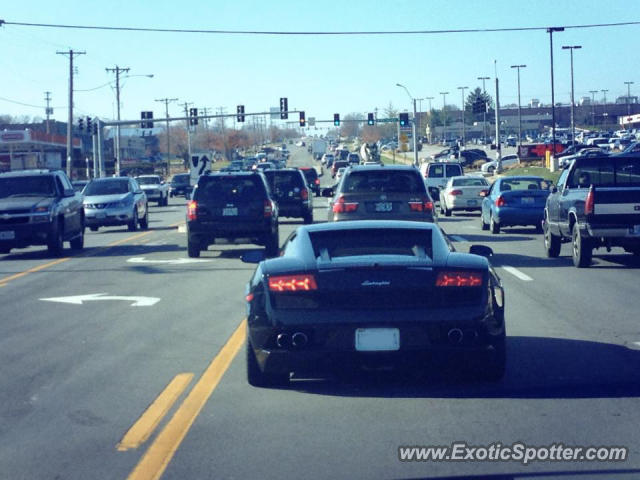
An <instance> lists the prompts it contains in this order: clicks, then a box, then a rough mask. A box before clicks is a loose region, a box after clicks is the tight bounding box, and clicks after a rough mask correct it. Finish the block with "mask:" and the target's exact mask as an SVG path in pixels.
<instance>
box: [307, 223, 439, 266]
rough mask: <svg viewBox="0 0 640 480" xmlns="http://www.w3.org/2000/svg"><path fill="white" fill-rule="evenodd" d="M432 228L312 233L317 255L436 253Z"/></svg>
mask: <svg viewBox="0 0 640 480" xmlns="http://www.w3.org/2000/svg"><path fill="white" fill-rule="evenodd" d="M431 234H432V232H431V230H426V229H425V230H417V229H416V230H411V229H392V228H376V229H374V228H371V229H369V228H367V229H364V228H363V229H354V230H331V231H324V232H311V233H310V234H309V235H310V238H311V244H312V245H313V251H314V253H315V256H316V258H317V257H321V258H325V259H330V258H337V257H353V256H363V255H405V256H410V257H424V256H426V257H429V258H432V256H433V246H432V239H431Z"/></svg>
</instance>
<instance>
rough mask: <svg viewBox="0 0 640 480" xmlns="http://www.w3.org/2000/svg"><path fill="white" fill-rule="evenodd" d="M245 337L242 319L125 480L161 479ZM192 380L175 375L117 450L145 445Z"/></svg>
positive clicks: (184, 376) (186, 374)
mask: <svg viewBox="0 0 640 480" xmlns="http://www.w3.org/2000/svg"><path fill="white" fill-rule="evenodd" d="M246 334H247V322H246V320H243V321H242V323H240V325H239V326H238V328H236V330H235V331H234V332H233V334H232V335H231V337H230V338H229V340H228V341H227V343H226V344H225V345H224V346H223V347H222V349H221V350H220V352H219V353H218V354H217V355H216V356H215V357H214V358H213V360H212V361H211V363H210V364H209V366H208V367H207V369H206V370H205V372H204V373H203V374H202V376H201V377H200V380H198V382H197V383H196V384H195V386H194V387H193V389H192V390H191V392H190V393H189V394H188V395H187V397H186V398H185V399H184V401H183V402H182V404H181V405H180V407H178V409H177V410H176V412H175V414H174V415H173V417H172V418H171V420H169V422H168V423H167V424H166V425H165V427H164V428H163V429H162V431H161V432H160V433H159V434H158V436H157V437H156V439H155V440H154V441H153V443H152V444H151V445H150V446H149V448H148V449H147V451H146V453H145V454H144V456H143V457H142V458H141V459H140V461H139V462H138V464H137V465H136V467H135V468H134V469H133V471H132V472H131V473H130V474H129V477H128V480H157V479H159V478H160V477H161V476H162V474H163V473H164V471H165V469H166V468H167V466H168V465H169V462H171V459H172V458H173V455H174V454H175V453H176V451H177V450H178V447H179V446H180V444H181V443H182V441H183V440H184V438H185V436H186V435H187V432H188V431H189V429H190V428H191V425H193V422H194V421H195V419H196V418H197V416H198V415H199V414H200V411H201V410H202V408H203V407H204V405H205V404H206V402H207V400H208V399H209V397H210V396H211V394H212V393H213V391H214V390H215V389H216V387H217V386H218V384H219V383H220V380H221V379H222V377H223V376H224V374H225V372H226V371H227V369H228V368H229V366H230V365H231V362H232V361H233V359H234V358H235V356H236V355H237V354H238V351H239V350H240V348H241V347H242V344H243V343H244V341H245V337H246ZM192 377H193V374H192V373H182V374H179V375H177V376H176V377H175V378H174V379H173V380H172V382H171V383H170V384H169V385H168V386H167V387H166V388H165V389H164V391H163V392H162V393H161V394H160V396H158V398H157V399H156V400H155V401H154V402H153V403H152V404H151V405H150V406H149V408H148V409H147V410H146V411H145V412H144V413H143V414H142V416H141V417H140V419H139V420H138V421H137V422H136V423H135V424H134V425H133V427H131V429H130V430H129V431H128V432H127V433H126V434H125V436H124V437H123V439H122V440H121V441H120V443H119V444H118V445H117V446H116V448H117V449H118V450H127V449H128V448H135V447H137V446H139V445H140V444H141V443H142V442H144V441H145V440H146V439H147V438H148V437H149V435H150V434H151V433H152V431H153V429H155V427H156V426H157V425H158V423H159V422H160V420H162V417H163V416H164V415H165V414H166V412H167V411H168V410H169V409H170V408H171V406H172V405H173V403H174V402H175V400H176V399H177V398H178V397H179V396H180V394H181V393H182V391H183V390H184V388H185V387H186V386H187V385H188V384H189V382H190V381H191V378H192Z"/></svg>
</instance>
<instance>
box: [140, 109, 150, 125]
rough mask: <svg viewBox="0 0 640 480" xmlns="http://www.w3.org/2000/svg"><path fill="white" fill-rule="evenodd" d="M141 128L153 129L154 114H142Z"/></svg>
mask: <svg viewBox="0 0 640 480" xmlns="http://www.w3.org/2000/svg"><path fill="white" fill-rule="evenodd" d="M140 118H141V119H142V122H140V128H153V112H140Z"/></svg>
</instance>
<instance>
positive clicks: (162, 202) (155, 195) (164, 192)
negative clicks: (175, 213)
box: [136, 175, 169, 207]
mask: <svg viewBox="0 0 640 480" xmlns="http://www.w3.org/2000/svg"><path fill="white" fill-rule="evenodd" d="M136 180H137V182H138V184H139V185H140V188H141V189H142V191H143V192H144V193H145V194H146V195H147V200H149V201H151V202H157V203H158V206H160V207H163V206H164V207H166V206H167V205H168V204H169V184H168V183H166V182H165V181H164V180H163V179H162V178H160V176H159V175H140V176H139V177H136Z"/></svg>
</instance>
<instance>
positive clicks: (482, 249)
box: [469, 245, 493, 258]
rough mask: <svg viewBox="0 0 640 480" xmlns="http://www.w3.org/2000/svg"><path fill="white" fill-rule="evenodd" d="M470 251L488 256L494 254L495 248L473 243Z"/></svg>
mask: <svg viewBox="0 0 640 480" xmlns="http://www.w3.org/2000/svg"><path fill="white" fill-rule="evenodd" d="M469 253H471V254H473V255H480V256H481V257H486V258H489V257H491V256H493V250H492V249H491V247H487V246H486V245H471V246H470V247H469Z"/></svg>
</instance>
